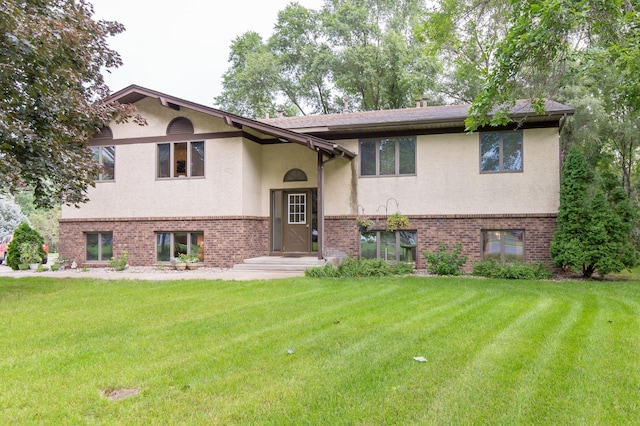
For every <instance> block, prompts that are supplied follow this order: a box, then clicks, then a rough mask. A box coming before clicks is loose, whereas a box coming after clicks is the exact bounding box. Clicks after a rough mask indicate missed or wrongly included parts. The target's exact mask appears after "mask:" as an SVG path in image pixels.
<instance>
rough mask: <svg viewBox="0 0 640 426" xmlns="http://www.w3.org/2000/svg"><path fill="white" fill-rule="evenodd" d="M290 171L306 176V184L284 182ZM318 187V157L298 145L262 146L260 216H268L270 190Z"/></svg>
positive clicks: (313, 152)
mask: <svg viewBox="0 0 640 426" xmlns="http://www.w3.org/2000/svg"><path fill="white" fill-rule="evenodd" d="M291 169H300V170H302V171H303V172H305V174H306V175H307V181H306V182H284V181H283V179H284V175H285V174H286V173H287V172H288V171H289V170H291ZM317 186H318V156H317V154H316V152H315V151H312V150H310V149H308V148H306V147H304V146H302V145H298V144H277V145H263V146H262V194H263V199H262V214H263V215H265V216H269V213H270V206H269V203H270V196H269V194H270V191H271V190H272V189H291V188H316V187H317Z"/></svg>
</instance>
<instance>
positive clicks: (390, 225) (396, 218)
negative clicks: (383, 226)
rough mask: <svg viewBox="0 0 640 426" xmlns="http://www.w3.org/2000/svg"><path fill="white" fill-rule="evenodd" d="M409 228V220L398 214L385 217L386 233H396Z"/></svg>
mask: <svg viewBox="0 0 640 426" xmlns="http://www.w3.org/2000/svg"><path fill="white" fill-rule="evenodd" d="M408 227H409V218H408V217H406V216H405V215H403V214H402V213H400V212H396V213H394V214H392V215H390V216H388V217H387V231H396V230H398V229H405V228H408Z"/></svg>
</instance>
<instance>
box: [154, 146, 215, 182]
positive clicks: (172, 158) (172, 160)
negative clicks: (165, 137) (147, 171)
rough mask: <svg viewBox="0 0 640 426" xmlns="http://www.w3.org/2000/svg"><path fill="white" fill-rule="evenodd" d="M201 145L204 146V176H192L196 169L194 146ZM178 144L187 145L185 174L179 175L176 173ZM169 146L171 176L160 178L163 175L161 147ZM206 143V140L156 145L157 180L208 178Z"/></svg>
mask: <svg viewBox="0 0 640 426" xmlns="http://www.w3.org/2000/svg"><path fill="white" fill-rule="evenodd" d="M195 143H201V144H202V175H195V176H194V175H192V173H193V169H194V163H193V158H192V157H193V155H192V152H193V149H194V148H193V144H195ZM176 144H186V145H187V148H186V157H187V158H186V160H185V174H184V175H181V174H177V173H176V172H175V170H176V167H175V162H176V159H175V146H176ZM162 145H169V160H168V161H169V176H160V174H161V170H162V167H161V163H160V146H162ZM205 166H206V143H205V141H204V140H193V141H173V142H158V143H157V144H156V179H157V180H169V179H185V178H187V179H203V178H205V176H206V167H205ZM176 175H177V176H176Z"/></svg>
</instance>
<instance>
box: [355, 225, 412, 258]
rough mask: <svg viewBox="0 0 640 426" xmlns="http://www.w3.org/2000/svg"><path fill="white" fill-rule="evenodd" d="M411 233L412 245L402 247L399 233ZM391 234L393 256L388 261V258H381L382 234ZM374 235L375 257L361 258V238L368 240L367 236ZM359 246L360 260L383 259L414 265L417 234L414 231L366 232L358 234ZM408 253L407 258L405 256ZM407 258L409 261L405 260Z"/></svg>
mask: <svg viewBox="0 0 640 426" xmlns="http://www.w3.org/2000/svg"><path fill="white" fill-rule="evenodd" d="M403 232H405V233H411V234H413V240H414V244H412V245H410V246H408V245H404V246H403V245H402V235H401V233H403ZM391 233H393V234H394V236H395V255H394V259H389V257H388V256H381V251H382V247H383V246H382V234H391ZM372 234H375V244H376V257H363V250H362V243H363V238H368V237H367V236H368V235H372ZM359 238H360V244H359V257H360V259H384V260H385V261H386V262H406V263H415V262H416V256H417V249H416V248H417V245H418V232H417V230H414V229H399V230H397V231H385V230H383V229H382V230H375V231H366V232H362V233H360V234H359ZM407 252H408V254H409V255H408V256H407ZM407 257H408V259H409V260H406V259H407Z"/></svg>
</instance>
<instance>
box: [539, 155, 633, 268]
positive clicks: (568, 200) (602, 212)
mask: <svg viewBox="0 0 640 426" xmlns="http://www.w3.org/2000/svg"><path fill="white" fill-rule="evenodd" d="M596 177H597V176H596V175H595V174H594V173H593V172H592V171H591V170H590V169H589V167H588V165H587V162H586V160H585V158H584V155H583V154H582V153H581V152H580V151H578V150H577V149H571V150H570V151H569V154H568V155H567V158H566V161H565V165H564V168H563V171H562V180H561V182H560V209H559V211H558V227H557V229H556V231H555V233H554V235H553V241H552V242H551V256H552V257H553V261H554V262H555V263H556V265H558V266H563V267H570V268H571V269H574V270H581V271H582V275H583V276H585V277H591V276H592V275H593V273H594V272H597V273H598V274H599V275H601V276H602V275H606V274H608V273H610V272H619V271H621V270H623V269H624V268H627V267H631V266H634V265H635V264H636V263H637V259H638V255H637V252H636V250H635V248H634V247H633V246H632V244H631V242H630V236H631V235H630V234H631V229H632V220H633V209H632V208H631V204H630V202H629V200H628V199H627V197H626V194H625V193H624V191H622V189H621V188H620V187H619V185H617V186H614V187H611V186H610V183H611V182H610V180H608V179H604V180H598V179H596ZM603 187H604V188H603ZM605 189H609V191H608V192H607V193H605Z"/></svg>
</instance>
